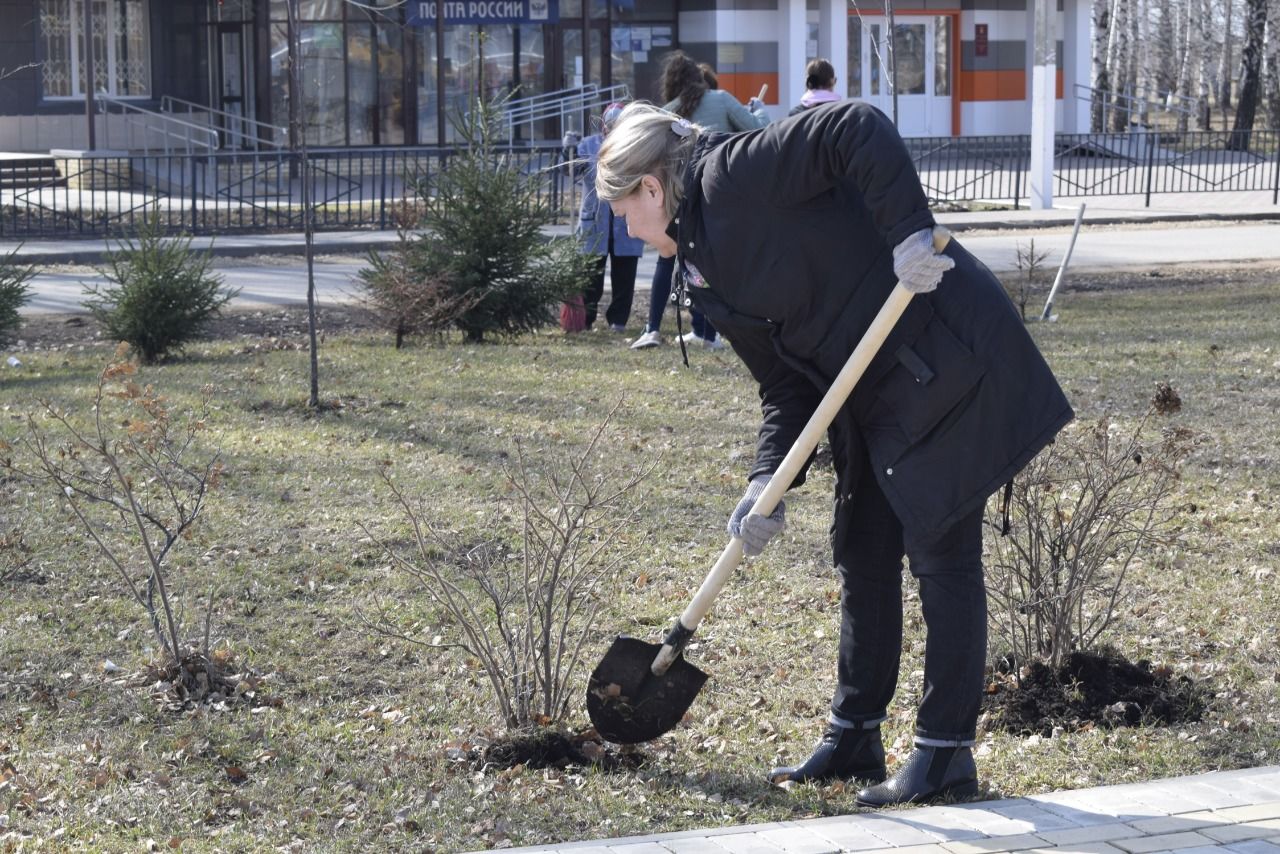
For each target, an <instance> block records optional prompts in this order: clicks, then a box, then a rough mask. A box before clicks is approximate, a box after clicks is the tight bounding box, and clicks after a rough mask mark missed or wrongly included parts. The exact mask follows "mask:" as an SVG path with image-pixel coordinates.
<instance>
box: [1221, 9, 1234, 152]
mask: <svg viewBox="0 0 1280 854" xmlns="http://www.w3.org/2000/svg"><path fill="white" fill-rule="evenodd" d="M1233 11H1234V10H1233V9H1232V2H1231V0H1223V4H1222V20H1223V24H1222V53H1220V54H1219V55H1218V92H1217V95H1218V107H1219V108H1220V109H1221V110H1222V126H1223V127H1224V128H1225V127H1226V124H1227V110H1230V109H1231V72H1232V71H1233V70H1235V65H1234V63H1233V57H1234V56H1235V42H1233V41H1232V40H1231V24H1232V20H1231V18H1232V12H1233Z"/></svg>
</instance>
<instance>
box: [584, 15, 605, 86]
mask: <svg viewBox="0 0 1280 854" xmlns="http://www.w3.org/2000/svg"><path fill="white" fill-rule="evenodd" d="M587 44H588V45H589V47H588V48H587V69H588V71H587V82H588V83H594V84H596V85H597V86H603V85H604V31H603V30H600V29H595V28H593V29H592V30H591V32H590V33H589V34H588V39H587Z"/></svg>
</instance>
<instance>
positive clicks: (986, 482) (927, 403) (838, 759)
mask: <svg viewBox="0 0 1280 854" xmlns="http://www.w3.org/2000/svg"><path fill="white" fill-rule="evenodd" d="M596 188H597V191H598V193H599V195H600V198H601V199H602V200H605V201H608V202H610V203H611V204H612V206H613V210H614V212H615V213H616V214H617V215H619V216H624V215H625V216H626V218H627V226H628V228H629V230H630V232H631V234H632V235H634V236H636V237H640V238H642V239H643V240H645V241H646V242H648V243H650V244H651V245H653V246H654V247H656V248H657V249H658V252H659V254H661V255H662V256H664V257H672V256H674V257H675V258H676V261H677V265H678V267H677V286H679V287H683V288H685V289H686V292H687V296H688V298H689V299H690V300H691V301H692V303H693V305H694V306H695V307H697V308H698V309H700V310H701V311H702V312H703V313H704V314H706V316H707V317H708V319H710V320H711V321H712V323H713V324H714V325H715V327H716V328H717V329H718V330H720V331H721V332H723V333H724V335H725V337H726V338H727V339H728V340H729V341H730V343H731V344H732V346H733V349H734V351H735V352H736V353H737V354H738V356H739V357H740V358H741V359H742V360H743V362H744V363H745V364H746V366H747V368H748V370H749V371H750V372H751V375H752V376H753V377H754V379H755V380H756V382H757V383H759V386H760V400H761V410H762V413H763V419H762V423H761V426H760V429H759V435H758V440H757V450H756V457H755V463H754V465H753V466H752V467H751V469H750V471H749V472H748V473H747V487H746V491H745V494H744V496H743V498H742V500H741V501H740V502H739V503H738V505H737V507H736V508H735V509H734V511H733V513H732V514H731V516H730V518H729V532H730V534H731V535H734V536H739V537H741V538H742V540H743V543H744V551H745V553H746V554H748V555H756V554H759V553H760V551H761V550H762V549H763V548H764V546H765V544H766V543H767V542H768V540H769V539H770V538H771V537H773V536H776V535H777V534H778V533H780V532H781V531H782V529H783V525H784V518H785V505H784V504H783V503H779V504H778V506H777V509H776V510H775V511H774V512H773V513H772V514H771V515H770V516H768V517H763V516H759V515H756V514H749V511H750V509H751V507H752V506H753V504H754V503H755V499H756V498H757V497H758V496H759V495H760V494H761V493H762V492H763V491H764V488H765V486H766V484H768V482H769V479H770V477H771V475H772V474H773V472H774V471H775V470H776V469H777V467H778V465H779V463H780V462H781V460H782V458H783V457H784V456H785V454H786V452H787V450H788V449H789V448H790V447H791V445H792V443H793V441H794V440H795V438H796V437H797V435H798V434H799V433H800V431H801V430H802V428H803V427H804V425H805V423H806V422H807V421H808V419H809V416H810V415H811V414H812V413H813V411H814V409H815V408H816V406H817V405H818V402H819V401H820V400H821V398H822V395H823V392H824V391H825V390H826V389H827V387H828V386H829V385H830V384H831V382H832V380H833V379H834V377H835V376H836V374H837V373H838V372H839V371H840V369H841V367H842V366H843V365H844V363H845V361H846V359H847V358H848V356H849V354H850V353H851V352H852V350H853V348H854V346H855V344H856V343H857V342H858V340H859V339H860V338H861V336H862V334H863V333H864V332H865V331H866V329H867V327H868V325H869V324H870V322H871V320H872V318H873V317H874V316H875V314H876V312H877V311H878V310H879V309H880V307H881V305H882V304H883V303H884V302H885V300H886V298H887V297H888V295H889V293H890V292H891V290H892V289H893V288H894V285H895V283H898V282H900V283H901V284H902V285H903V286H904V287H905V288H906V289H907V290H909V291H911V292H913V293H914V294H916V296H915V297H914V298H913V299H912V300H911V301H910V302H909V303H908V304H907V308H906V311H905V313H904V314H903V315H902V318H901V319H900V320H899V321H898V323H897V325H896V326H895V327H894V329H893V331H892V332H891V333H890V335H889V337H888V339H887V340H886V341H885V343H884V345H883V346H882V347H881V348H880V350H879V352H878V354H877V355H876V356H875V358H874V359H873V360H872V361H871V363H870V364H869V366H868V368H867V371H866V373H865V374H864V375H863V377H862V379H861V381H860V382H859V384H858V385H857V387H856V388H855V390H854V392H853V394H852V396H851V397H850V399H849V400H848V401H847V402H846V403H845V404H844V406H843V407H842V408H841V410H840V413H839V414H838V415H837V417H836V419H835V421H834V422H833V423H832V426H831V428H830V429H829V431H828V439H829V441H830V444H831V450H832V458H833V462H834V466H835V475H836V491H835V511H834V519H833V522H832V529H831V530H832V554H833V561H834V563H835V566H836V569H837V571H838V572H839V575H840V578H841V582H842V596H841V630H840V646H839V654H838V661H837V671H836V687H835V692H834V696H833V698H832V701H831V714H830V717H829V719H828V725H827V728H826V731H825V732H824V734H823V735H822V737H821V739H820V740H819V742H818V745H817V747H816V748H815V749H814V751H813V754H812V755H811V756H810V757H809V758H808V759H807V760H806V761H804V762H803V763H801V764H799V765H795V766H788V767H782V768H775V769H773V770H772V771H771V772H770V774H769V777H770V779H771V780H772V781H773V782H775V783H780V782H783V781H786V780H793V781H798V782H803V781H823V780H832V779H837V778H838V779H856V780H859V781H862V782H863V783H865V784H866V785H865V787H864V788H862V789H861V790H860V791H859V792H858V795H857V799H858V803H859V804H862V805H865V806H886V805H889V804H899V803H907V802H921V801H928V800H933V799H936V798H939V797H944V796H945V797H963V796H967V795H971V794H973V793H974V792H976V791H977V787H978V781H977V770H976V767H975V764H974V760H973V753H972V750H971V748H972V746H973V743H974V738H975V734H976V726H977V718H978V708H979V702H980V699H981V696H982V687H983V672H984V667H985V663H986V634H987V612H986V592H985V588H984V585H983V576H982V513H983V507H984V505H985V503H986V499H987V498H988V497H989V496H990V495H991V494H993V493H994V492H995V491H996V490H998V489H999V488H1000V487H1001V486H1002V485H1003V484H1005V483H1007V482H1008V481H1009V480H1010V478H1012V477H1013V475H1014V473H1016V472H1017V471H1018V470H1019V469H1020V468H1021V467H1022V466H1023V465H1024V464H1025V463H1026V462H1027V461H1028V460H1030V459H1031V458H1032V457H1033V456H1034V455H1035V454H1036V452H1037V451H1039V450H1040V449H1041V448H1042V447H1044V446H1045V445H1046V444H1047V443H1048V442H1049V441H1050V440H1051V439H1052V438H1053V436H1054V434H1055V433H1057V431H1058V430H1059V429H1060V428H1061V427H1062V426H1063V425H1064V424H1066V423H1067V421H1069V420H1070V419H1071V417H1072V411H1071V407H1070V405H1069V404H1068V403H1067V400H1066V397H1065V396H1064V395H1063V393H1062V390H1061V389H1060V388H1059V386H1058V383H1057V381H1056V380H1055V379H1054V377H1053V374H1052V373H1051V372H1050V370H1049V368H1048V366H1047V365H1046V364H1045V361H1044V359H1043V358H1042V357H1041V355H1040V353H1039V352H1038V350H1037V349H1036V347H1035V344H1034V343H1033V342H1032V340H1031V338H1030V336H1028V335H1027V332H1026V330H1025V329H1024V327H1023V324H1022V321H1021V320H1020V319H1019V317H1018V314H1017V311H1016V310H1015V309H1014V307H1013V305H1012V304H1011V303H1010V301H1009V299H1008V297H1007V296H1006V295H1005V292H1004V290H1003V288H1002V287H1001V285H1000V283H999V282H998V281H997V280H996V278H995V277H994V276H993V275H992V274H991V272H990V271H989V270H987V268H986V267H985V266H983V265H982V264H981V263H980V262H979V261H977V260H976V259H975V258H974V257H973V256H972V255H970V254H969V253H968V252H967V251H965V250H964V248H963V247H961V246H960V245H958V244H957V243H955V242H954V241H953V242H951V243H950V244H949V245H948V247H947V248H946V249H945V250H944V252H942V253H938V252H936V251H935V249H934V247H933V243H932V228H933V226H934V220H933V216H932V214H931V213H930V212H929V206H928V202H927V199H926V198H925V194H924V191H923V190H922V188H921V186H920V181H919V178H918V177H917V175H916V171H915V168H914V167H913V165H912V162H911V158H910V156H909V155H908V153H907V150H906V147H905V146H904V145H903V142H902V139H901V137H899V135H898V133H897V131H896V130H895V129H894V127H893V125H892V124H891V123H890V122H889V121H888V119H886V118H885V116H884V115H883V114H882V113H880V112H879V111H878V110H876V109H874V108H873V107H870V106H868V105H866V104H862V103H858V102H848V103H842V104H837V105H832V106H830V107H828V108H826V109H822V110H808V111H805V112H804V113H802V114H800V115H798V116H796V117H794V118H790V119H788V120H786V121H783V122H780V123H777V124H773V125H770V126H768V127H765V128H763V129H760V130H754V131H748V132H746V133H741V134H736V135H730V134H718V133H710V132H708V131H705V130H704V129H702V128H700V127H698V126H697V125H693V124H691V123H689V122H688V121H686V120H684V119H680V118H678V117H676V116H675V115H673V114H671V113H668V112H665V111H663V110H660V109H658V108H656V107H653V106H651V105H647V104H633V105H631V106H629V107H628V108H627V109H626V110H624V111H623V113H622V116H621V117H620V118H619V120H618V124H617V126H616V127H615V129H614V130H613V132H612V133H611V134H610V136H609V138H608V140H607V141H606V142H605V144H604V147H603V148H602V149H601V151H600V154H599V162H598V166H597V175H596ZM803 481H804V473H803V472H801V474H800V476H799V477H797V478H796V483H797V484H799V483H802V482H803ZM904 556H905V557H906V558H907V559H908V565H909V567H910V570H911V573H912V575H914V576H915V577H916V579H917V580H918V582H919V585H920V602H921V608H922V610H923V616H924V622H925V626H926V631H927V641H926V649H925V661H924V677H925V678H924V692H923V696H922V698H921V701H920V705H919V709H918V710H917V714H916V729H915V747H914V750H913V751H912V753H911V755H910V756H909V757H908V758H907V759H905V760H904V761H903V762H901V763H900V764H899V765H898V766H897V768H896V769H895V772H894V774H893V776H891V777H887V772H886V768H885V752H884V746H883V744H882V742H881V737H880V724H881V723H882V722H883V721H884V720H885V719H886V717H887V711H888V705H889V702H890V700H891V699H892V697H893V693H894V690H895V688H896V685H897V677H898V669H899V659H900V655H901V649H902V589H901V588H902V559H903V557H904ZM886 777H887V779H886Z"/></svg>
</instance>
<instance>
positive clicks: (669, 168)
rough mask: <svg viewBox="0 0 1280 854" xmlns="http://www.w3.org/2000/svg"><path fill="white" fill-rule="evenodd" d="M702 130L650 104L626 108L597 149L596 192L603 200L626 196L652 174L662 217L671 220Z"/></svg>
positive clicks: (637, 103)
mask: <svg viewBox="0 0 1280 854" xmlns="http://www.w3.org/2000/svg"><path fill="white" fill-rule="evenodd" d="M673 122H676V123H680V124H679V125H678V127H679V128H680V129H684V128H688V129H689V133H687V134H684V135H682V134H680V133H678V132H677V131H676V130H673V129H672V123H673ZM701 131H702V128H700V127H698V126H697V125H694V124H690V123H688V122H686V121H685V120H684V119H682V118H680V117H679V116H677V115H676V114H675V113H669V112H667V111H666V110H663V109H661V108H659V107H655V106H654V105H653V104H646V103H643V102H636V103H634V104H629V105H628V106H627V108H626V109H624V110H623V111H622V115H621V116H619V117H618V122H617V124H615V125H614V126H613V130H611V131H610V132H609V136H608V137H606V138H605V141H604V145H603V146H601V148H600V154H599V156H598V159H597V161H596V194H597V195H598V196H599V197H600V199H601V200H602V201H606V202H613V201H617V200H618V199H622V198H626V197H627V196H629V195H631V194H632V193H634V192H635V191H636V190H638V189H639V188H640V181H641V179H643V178H644V176H645V175H652V176H653V177H655V178H657V179H658V183H659V184H661V185H662V196H663V207H664V209H665V211H666V214H667V216H668V217H674V216H675V215H676V208H678V207H679V206H680V197H681V196H682V195H683V193H684V186H683V183H682V178H683V173H684V164H685V163H687V162H688V161H689V155H690V154H692V152H693V145H694V142H695V141H696V140H697V138H698V134H699V133H700V132H701Z"/></svg>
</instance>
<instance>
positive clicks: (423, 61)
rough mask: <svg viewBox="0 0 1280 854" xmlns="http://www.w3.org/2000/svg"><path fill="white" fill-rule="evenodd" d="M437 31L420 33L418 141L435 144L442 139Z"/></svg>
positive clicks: (432, 28) (431, 30) (421, 31)
mask: <svg viewBox="0 0 1280 854" xmlns="http://www.w3.org/2000/svg"><path fill="white" fill-rule="evenodd" d="M437 84H438V79H437V77H436V31H435V28H434V27H427V28H424V29H422V30H419V35H418V142H420V143H421V144H423V145H435V144H436V143H438V142H439V141H440V114H439V106H440V99H439V97H438V95H437V92H438V89H437V88H436V87H437Z"/></svg>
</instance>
